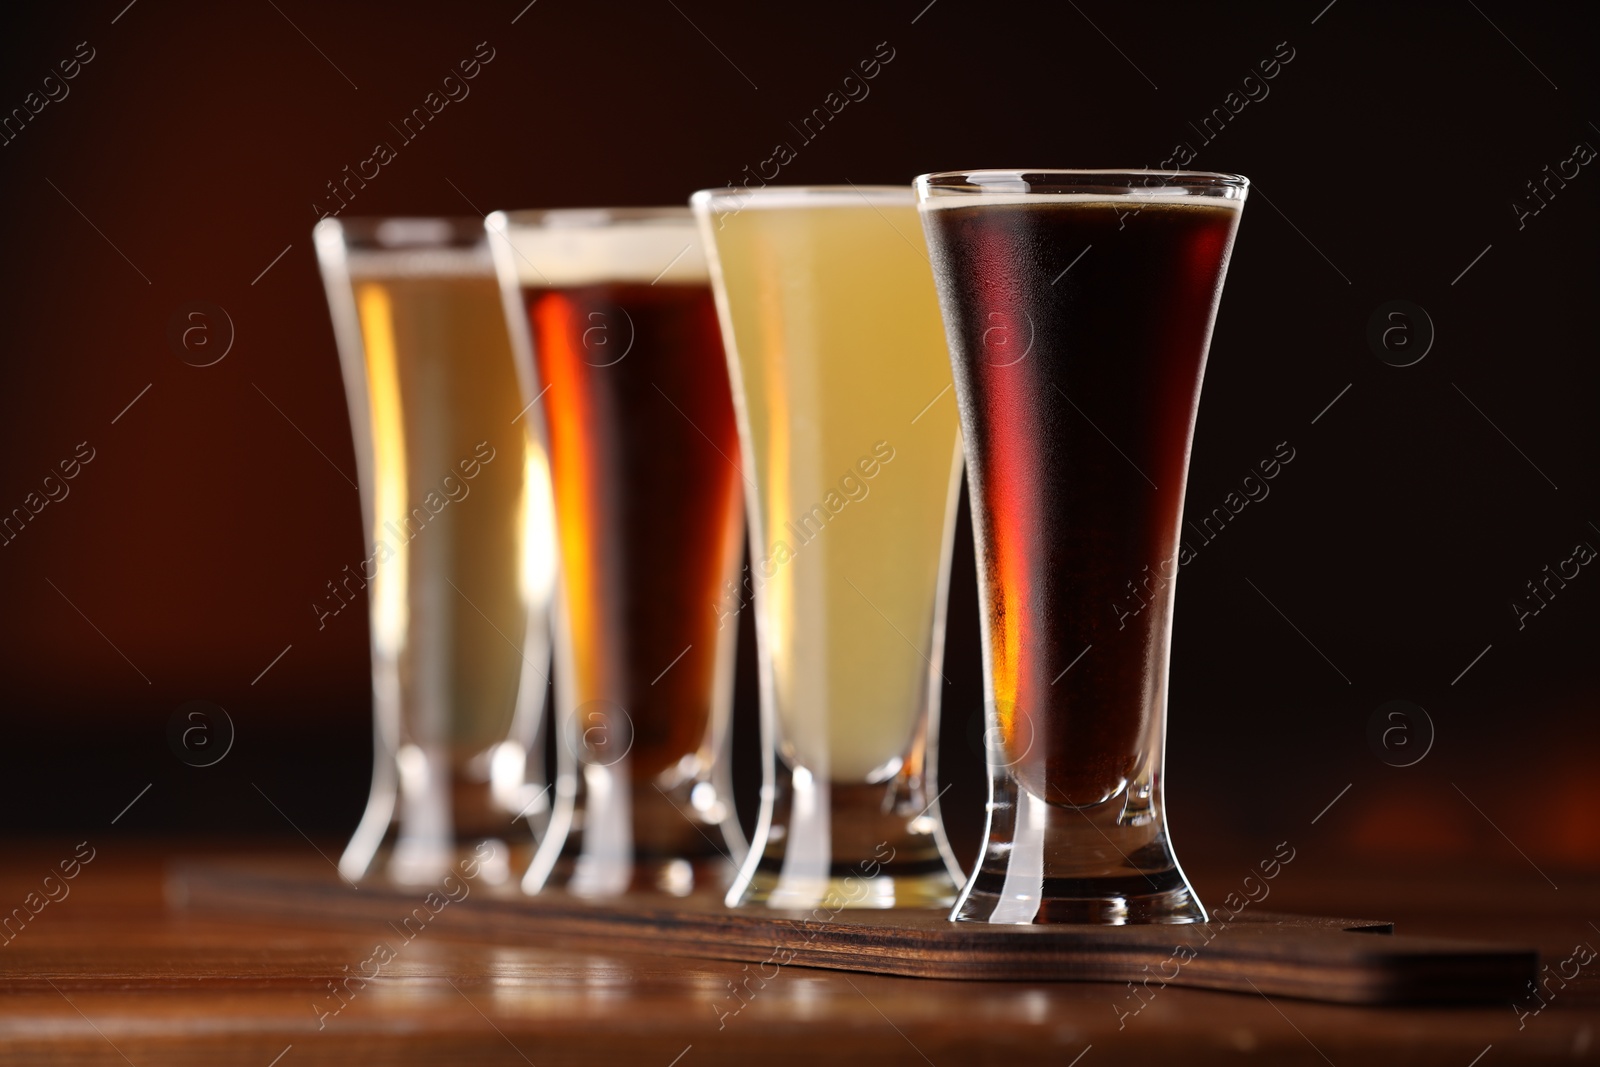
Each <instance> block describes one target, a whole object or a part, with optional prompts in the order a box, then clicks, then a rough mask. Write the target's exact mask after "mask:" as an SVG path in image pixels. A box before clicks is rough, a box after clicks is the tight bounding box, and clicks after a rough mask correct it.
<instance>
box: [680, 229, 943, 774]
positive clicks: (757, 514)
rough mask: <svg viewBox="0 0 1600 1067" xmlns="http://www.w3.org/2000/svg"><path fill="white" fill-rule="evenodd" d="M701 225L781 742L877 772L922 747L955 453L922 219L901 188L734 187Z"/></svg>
mask: <svg viewBox="0 0 1600 1067" xmlns="http://www.w3.org/2000/svg"><path fill="white" fill-rule="evenodd" d="M711 226H712V231H713V233H714V235H715V241H716V245H717V252H718V257H719V260H720V271H721V275H722V282H723V284H724V286H725V289H726V303H725V306H724V307H723V308H722V309H721V310H722V312H723V314H724V317H725V322H727V321H731V324H732V331H733V335H734V340H735V348H736V351H737V355H736V356H733V355H732V354H731V353H730V360H731V362H732V363H733V368H734V373H735V375H736V378H738V379H742V388H740V387H739V385H738V384H737V383H736V387H735V389H734V394H735V402H736V404H737V405H738V407H739V421H740V431H741V434H742V435H743V439H744V445H745V455H746V457H747V462H750V463H751V464H752V467H751V469H750V470H748V471H747V473H748V475H750V476H751V477H753V478H754V479H755V481H756V484H757V488H758V493H757V495H756V499H757V501H758V503H757V505H756V506H755V507H754V508H752V533H751V546H752V547H751V552H752V556H753V557H754V563H753V571H754V574H753V578H754V582H755V584H756V598H755V603H756V610H757V612H758V616H757V618H758V625H759V627H760V632H761V635H762V639H763V650H764V653H765V655H766V657H767V660H768V667H769V669H770V684H771V686H772V690H773V692H772V697H773V702H774V706H775V709H776V712H777V723H778V728H779V735H780V737H779V745H780V748H779V751H780V753H781V754H782V755H783V757H784V759H785V760H787V761H788V762H789V763H790V765H791V766H798V767H804V768H805V769H806V770H807V771H808V772H810V773H811V774H812V775H815V776H817V777H818V778H820V779H821V780H823V781H831V782H838V783H843V782H866V781H879V780H883V779H886V778H888V777H889V776H890V775H892V774H894V773H896V772H897V771H898V770H900V769H901V767H902V765H903V761H904V760H906V759H907V758H915V759H920V754H921V752H922V746H921V745H918V744H915V742H916V741H917V739H918V731H919V728H920V727H921V725H922V723H923V713H924V710H925V709H926V708H927V707H928V705H929V701H930V699H931V698H932V697H934V696H935V694H933V693H930V690H929V686H930V678H934V679H936V678H937V674H936V673H935V672H934V670H933V666H932V665H933V663H936V662H938V660H939V656H940V652H941V650H940V649H939V648H938V647H937V646H936V644H935V642H936V640H940V641H942V638H936V630H942V627H938V628H936V627H935V617H936V613H937V612H938V611H939V605H938V604H937V603H936V601H937V599H938V598H937V594H938V592H939V586H940V581H939V579H940V573H941V566H942V563H943V551H944V530H945V524H946V512H947V508H948V507H949V506H950V501H951V497H952V477H953V470H954V466H955V463H956V461H957V456H958V427H957V418H956V406H955V398H954V396H953V393H952V391H951V375H950V360H949V356H948V354H947V349H946V347H945V337H944V330H943V326H942V324H941V320H940V317H939V308H938V303H937V298H936V294H935V290H934V286H933V277H932V273H931V270H930V268H929V265H928V260H927V256H926V246H925V244H924V241H923V235H922V227H921V223H920V222H919V221H918V218H917V212H916V208H915V207H914V206H913V205H912V204H911V202H910V200H909V198H907V200H906V202H905V203H903V204H902V203H899V202H897V201H895V200H891V199H889V198H882V197H878V198H874V199H873V200H871V201H868V200H867V199H866V198H865V197H863V199H861V200H860V201H859V202H854V203H850V204H848V205H844V206H828V207H806V208H800V207H786V206H782V205H781V204H780V205H772V204H770V203H762V204H760V205H759V206H754V205H751V204H748V203H747V204H746V205H745V207H744V209H743V210H739V211H726V212H722V213H718V214H713V215H712V217H711ZM863 461H865V471H875V473H873V474H872V476H870V477H869V476H867V474H866V473H865V471H864V470H863ZM874 465H876V466H875V467H874ZM842 483H843V484H842ZM863 487H864V489H865V491H866V494H865V496H864V497H861V498H860V499H850V496H851V495H852V494H854V495H855V496H861V489H862V488H863ZM910 769H911V770H912V771H913V772H917V771H919V770H920V768H917V767H912V768H910Z"/></svg>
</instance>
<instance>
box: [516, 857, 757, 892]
mask: <svg viewBox="0 0 1600 1067" xmlns="http://www.w3.org/2000/svg"><path fill="white" fill-rule="evenodd" d="M735 871H736V868H735V867H734V865H733V864H732V863H731V862H729V861H728V860H726V859H723V858H722V857H721V856H710V857H706V856H697V857H688V858H685V857H677V856H675V857H671V858H647V857H635V858H634V860H633V862H632V863H630V864H628V865H627V868H626V870H625V871H620V872H619V871H618V870H617V869H616V868H615V867H612V866H610V865H606V866H605V867H603V868H601V869H596V868H595V865H593V864H586V863H585V862H584V857H583V856H577V857H571V856H564V857H562V858H561V859H559V860H557V861H556V863H555V866H554V867H552V868H551V871H550V874H549V876H548V877H547V878H545V880H544V884H543V886H542V887H541V889H540V892H541V893H566V894H567V895H568V896H574V897H581V898H583V899H585V900H606V899H611V898H613V897H622V896H632V895H635V894H641V893H642V894H649V895H660V894H665V895H666V896H669V897H687V896H691V895H698V894H702V893H704V894H709V895H711V896H713V897H716V896H720V895H721V894H723V893H726V892H727V891H728V886H730V885H732V884H733V876H734V873H735Z"/></svg>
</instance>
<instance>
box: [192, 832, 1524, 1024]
mask: <svg viewBox="0 0 1600 1067" xmlns="http://www.w3.org/2000/svg"><path fill="white" fill-rule="evenodd" d="M168 884H169V894H170V897H171V899H172V900H173V901H174V902H176V903H178V904H179V905H180V906H182V907H186V908H189V909H191V910H194V911H196V912H201V913H212V914H227V913H246V914H258V915H276V916H282V917H286V918H287V917H293V918H298V919H318V918H321V919H331V920H340V921H351V920H377V921H381V922H386V923H387V925H388V927H389V929H390V931H391V941H392V942H394V943H396V944H401V945H403V944H405V943H407V942H408V941H409V940H411V939H412V937H413V936H415V935H416V934H418V933H420V932H421V931H422V930H423V928H425V927H426V926H427V925H428V924H429V922H430V921H431V919H432V917H433V912H432V911H431V910H430V908H429V907H428V906H427V904H426V903H425V900H426V898H427V896H428V894H429V889H428V888H427V887H398V886H393V885H389V884H384V883H381V882H376V883H371V884H366V883H364V884H363V885H362V886H361V888H360V889H355V888H353V887H351V886H350V885H348V884H346V883H344V882H342V881H340V880H339V879H337V878H336V877H334V876H333V874H332V873H331V872H330V871H329V870H328V869H327V867H326V866H325V865H319V864H316V863H315V862H314V861H311V862H299V863H288V862H284V861H282V860H278V861H270V862H269V861H262V860H259V859H250V858H234V859H216V858H212V859H207V860H191V861H186V862H179V863H177V864H176V865H174V867H173V869H172V872H171V874H170V876H169V883H168ZM454 885H456V886H457V888H456V889H455V890H454V892H455V893H456V894H459V895H460V897H461V898H460V899H459V900H451V901H448V902H445V898H444V896H443V894H442V892H441V893H437V894H436V895H435V896H434V897H433V898H432V899H433V901H434V906H436V907H437V908H438V909H439V913H440V914H442V913H443V912H444V911H445V910H449V911H450V913H451V924H450V929H451V931H452V932H453V934H454V936H457V937H473V938H481V939H484V940H489V941H494V942H497V943H503V944H505V943H509V944H530V945H556V946H571V947H576V948H582V947H585V946H588V947H594V946H605V947H606V948H608V949H610V950H618V951H628V952H640V953H660V954H665V955H672V956H688V957H699V958H710V959H724V960H734V961H737V962H741V963H748V964H755V965H758V967H759V968H760V970H759V971H758V973H766V972H767V971H768V970H776V969H778V968H781V967H783V966H786V965H789V964H795V965H799V966H805V967H824V968H830V969H835V970H844V971H860V972H865V973H873V974H887V975H900V976H905V977H912V978H938V979H966V980H974V979H981V980H989V981H995V980H1001V981H1058V982H1061V981H1077V982H1115V983H1128V982H1133V983H1139V984H1141V985H1144V986H1145V987H1146V988H1151V987H1161V986H1167V985H1170V986H1176V987H1190V988H1197V989H1214V990H1224V991H1229V992H1235V993H1249V994H1268V995H1273V996H1290V997H1297V998H1302V999H1307V1000H1324V1001H1330V1002H1334V1003H1342V1004H1400V1003H1452V1002H1454V1003H1481V1002H1486V1001H1495V1000H1499V1001H1509V1000H1510V999H1512V998H1513V997H1514V996H1515V995H1516V993H1517V991H1518V990H1520V989H1524V988H1525V987H1526V985H1527V983H1528V982H1529V981H1530V980H1531V979H1532V978H1533V977H1534V975H1535V973H1536V970H1537V967H1538V962H1537V953H1536V952H1535V951H1534V950H1533V949H1531V948H1524V947H1518V946H1507V945H1497V944H1490V943H1483V942H1476V943H1474V942H1459V941H1453V940H1444V939H1439V938H1419V937H1405V936H1395V935H1394V934H1393V933H1392V930H1393V927H1392V924H1389V923H1386V922H1377V921H1367V920H1355V919H1329V918H1315V917H1305V916H1290V915H1280V914H1273V913H1269V912H1248V911H1247V912H1245V913H1243V914H1241V915H1240V916H1239V917H1238V919H1236V920H1235V921H1233V922H1229V923H1205V924H1193V925H1181V926H1121V927H1093V926H993V925H987V924H980V923H951V922H949V921H947V920H946V918H945V917H944V913H943V912H942V911H910V910H895V911H874V910H865V909H852V910H837V909H827V910H824V909H818V910H817V911H814V912H811V913H806V912H775V911H769V910H765V909H761V910H756V909H749V910H732V909H728V908H726V907H724V906H723V905H722V903H721V901H720V900H719V899H716V898H712V897H691V898H686V899H681V900H680V899H674V898H671V897H665V896H645V895H640V896H635V897H631V898H625V899H621V900H617V901H611V902H604V903H600V902H590V901H585V900H580V899H576V898H573V897H570V896H566V895H564V894H559V893H554V894H541V895H539V896H536V897H526V896H523V895H522V894H520V893H519V892H517V891H516V889H515V888H514V887H513V886H509V885H508V886H493V887H491V886H481V885H480V886H473V885H470V884H468V883H466V882H463V881H461V880H457V881H456V882H455V883H454ZM411 916H414V917H413V918H409V919H408V917H411Z"/></svg>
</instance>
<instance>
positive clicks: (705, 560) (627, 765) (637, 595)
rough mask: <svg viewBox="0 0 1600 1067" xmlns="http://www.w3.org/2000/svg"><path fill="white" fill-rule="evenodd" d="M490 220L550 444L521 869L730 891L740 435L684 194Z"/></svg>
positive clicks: (541, 884) (674, 888)
mask: <svg viewBox="0 0 1600 1067" xmlns="http://www.w3.org/2000/svg"><path fill="white" fill-rule="evenodd" d="M487 225H488V231H489V234H490V239H491V245H492V246H493V249H494V253H495V260H496V265H497V267H498V270H499V273H500V279H501V286H502V292H503V293H504V295H505V299H506V302H507V314H508V317H509V318H510V319H511V321H512V331H513V339H514V340H515V341H516V342H517V347H518V348H519V350H520V352H521V353H522V355H523V365H524V378H525V383H526V384H525V388H524V393H525V398H524V399H525V402H527V403H528V404H529V405H530V407H529V409H528V415H529V416H530V417H532V418H535V419H537V420H538V421H539V423H540V424H541V425H542V436H543V439H544V440H545V441H546V445H547V449H548V452H549V456H550V477H551V486H552V491H553V498H554V506H555V522H556V534H557V537H556V540H557V557H558V560H559V566H558V574H559V581H558V595H557V602H556V627H555V653H556V724H557V729H556V737H557V739H558V740H557V750H556V751H557V767H558V770H557V782H556V796H555V803H554V806H553V810H552V814H551V822H550V829H549V831H548V832H547V833H546V835H545V836H544V839H543V840H541V841H540V844H539V848H538V850H537V851H536V853H535V854H534V858H533V862H532V864H531V866H530V867H529V869H528V872H527V874H526V876H525V877H524V880H523V888H524V889H525V890H526V891H528V892H538V891H539V890H541V889H543V888H545V887H546V886H552V885H561V886H564V887H565V888H566V889H567V890H569V891H570V892H573V893H575V894H578V895H581V896H591V897H603V896H613V895H616V894H620V893H625V892H629V891H635V890H661V891H665V892H669V893H673V894H678V895H681V894H684V893H687V892H689V891H690V890H691V889H693V888H695V887H696V886H697V885H698V886H705V885H708V884H709V885H710V886H712V887H713V888H717V889H725V888H726V883H727V881H728V880H729V879H730V878H731V877H732V873H733V864H734V863H735V862H736V861H738V860H742V858H743V849H744V842H743V839H742V836H741V834H740V832H739V827H738V823H737V821H736V819H735V818H734V815H733V800H732V794H731V791H730V789H729V787H728V781H727V766H726V759H725V758H724V752H725V749H726V739H727V726H728V713H729V709H730V701H731V697H732V684H733V653H734V641H735V633H736V627H735V626H734V625H733V623H732V620H731V619H729V618H727V617H725V616H726V613H725V612H722V613H719V607H720V601H721V600H722V591H723V586H724V584H725V583H727V582H729V581H731V580H733V579H734V578H735V576H736V574H737V568H738V565H739V557H740V553H741V550H742V547H743V535H744V521H743V511H742V508H743V495H742V493H741V491H740V471H739V466H738V464H739V437H738V430H737V428H736V425H735V423H734V413H733V398H732V393H731V391H730V389H729V386H728V371H727V362H726V359H725V357H724V356H723V350H722V336H721V332H720V328H719V326H718V323H717V312H716V306H715V304H714V303H713V300H712V295H711V284H710V277H709V275H708V273H707V267H706V259H705V255H704V254H703V253H702V251H701V247H700V240H699V236H698V234H697V233H696V231H695V224H694V220H693V218H692V217H691V216H690V214H689V211H688V209H687V208H659V209H657V208H645V209H615V210H610V209H608V210H569V211H544V212H514V213H509V214H507V213H496V214H494V215H491V216H490V217H489V219H488V223H487Z"/></svg>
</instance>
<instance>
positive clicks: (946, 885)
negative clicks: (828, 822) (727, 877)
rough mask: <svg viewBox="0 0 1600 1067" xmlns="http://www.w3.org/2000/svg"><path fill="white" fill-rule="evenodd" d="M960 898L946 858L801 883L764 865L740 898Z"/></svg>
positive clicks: (884, 903) (801, 904) (779, 901)
mask: <svg viewBox="0 0 1600 1067" xmlns="http://www.w3.org/2000/svg"><path fill="white" fill-rule="evenodd" d="M955 899H956V883H955V881H954V880H953V879H952V878H951V877H950V872H949V871H948V870H946V869H945V866H944V862H943V861H942V860H941V861H939V862H938V868H937V869H936V870H930V871H927V872H925V873H922V874H914V873H909V872H900V873H896V874H893V875H890V874H880V875H879V876H878V877H876V878H868V877H865V876H864V875H862V874H860V873H858V872H855V871H847V872H845V873H843V874H838V875H835V876H833V877H830V878H827V879H822V880H819V881H817V882H814V883H806V884H804V885H801V886H796V885H794V884H793V882H792V881H785V880H784V879H783V878H781V877H780V872H779V871H777V870H762V869H759V868H758V869H757V870H756V872H755V874H754V875H753V876H752V877H751V879H750V882H749V884H748V886H747V887H746V888H745V890H744V894H743V896H742V897H741V898H740V903H741V904H754V905H764V906H766V907H769V908H779V909H785V910H794V911H807V910H813V909H820V910H823V911H843V910H844V909H846V908H944V907H948V906H950V905H951V904H953V903H954V902H955Z"/></svg>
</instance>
